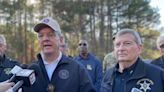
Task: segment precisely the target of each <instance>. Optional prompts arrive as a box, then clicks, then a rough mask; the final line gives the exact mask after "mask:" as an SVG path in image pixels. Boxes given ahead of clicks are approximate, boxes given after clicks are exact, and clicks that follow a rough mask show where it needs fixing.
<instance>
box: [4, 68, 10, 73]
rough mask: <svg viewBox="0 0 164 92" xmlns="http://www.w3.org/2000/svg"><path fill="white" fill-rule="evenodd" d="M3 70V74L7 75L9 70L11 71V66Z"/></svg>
mask: <svg viewBox="0 0 164 92" xmlns="http://www.w3.org/2000/svg"><path fill="white" fill-rule="evenodd" d="M3 71H4V72H5V74H7V75H9V74H10V71H11V68H5V69H4V70H3Z"/></svg>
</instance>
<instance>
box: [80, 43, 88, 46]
mask: <svg viewBox="0 0 164 92" xmlns="http://www.w3.org/2000/svg"><path fill="white" fill-rule="evenodd" d="M82 45H83V46H87V44H86V43H79V46H82Z"/></svg>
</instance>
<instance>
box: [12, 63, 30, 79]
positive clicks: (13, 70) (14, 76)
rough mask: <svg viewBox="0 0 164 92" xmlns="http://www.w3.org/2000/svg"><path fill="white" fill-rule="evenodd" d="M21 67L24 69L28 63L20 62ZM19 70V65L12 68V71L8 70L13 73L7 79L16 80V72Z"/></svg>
mask: <svg viewBox="0 0 164 92" xmlns="http://www.w3.org/2000/svg"><path fill="white" fill-rule="evenodd" d="M20 67H21V68H23V69H25V68H27V67H28V65H26V64H21V65H20ZM19 71H20V68H19V67H15V68H13V69H12V71H10V73H12V74H13V76H12V77H11V78H10V79H9V82H14V81H15V80H16V73H17V72H19Z"/></svg>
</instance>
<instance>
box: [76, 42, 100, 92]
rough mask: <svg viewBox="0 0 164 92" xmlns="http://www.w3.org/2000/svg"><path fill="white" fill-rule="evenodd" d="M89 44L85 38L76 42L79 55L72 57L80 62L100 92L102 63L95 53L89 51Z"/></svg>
mask: <svg viewBox="0 0 164 92" xmlns="http://www.w3.org/2000/svg"><path fill="white" fill-rule="evenodd" d="M88 47H89V44H88V42H87V40H85V39H81V40H80V41H79V44H78V51H79V55H77V56H75V57H74V59H75V60H76V61H77V62H80V63H81V64H82V65H84V67H85V68H86V69H87V71H88V73H89V75H90V78H91V79H92V82H93V84H94V86H95V88H96V90H97V92H100V86H101V80H102V75H103V74H102V64H101V62H100V60H99V59H98V58H97V57H95V55H93V54H91V53H89V50H88V49H89V48H88Z"/></svg>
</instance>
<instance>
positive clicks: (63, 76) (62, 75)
mask: <svg viewBox="0 0 164 92" xmlns="http://www.w3.org/2000/svg"><path fill="white" fill-rule="evenodd" d="M59 78H61V79H68V78H69V71H68V70H65V69H63V70H60V71H59Z"/></svg>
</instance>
